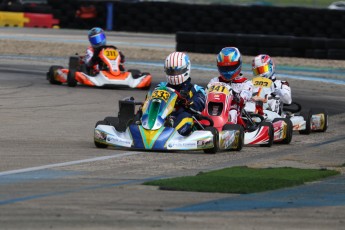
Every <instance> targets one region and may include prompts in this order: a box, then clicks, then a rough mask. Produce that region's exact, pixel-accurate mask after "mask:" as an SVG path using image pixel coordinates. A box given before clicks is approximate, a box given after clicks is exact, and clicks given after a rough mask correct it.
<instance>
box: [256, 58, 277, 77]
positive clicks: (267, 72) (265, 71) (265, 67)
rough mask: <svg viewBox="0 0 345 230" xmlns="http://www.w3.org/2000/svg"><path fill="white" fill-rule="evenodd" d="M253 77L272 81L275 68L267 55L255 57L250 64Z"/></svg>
mask: <svg viewBox="0 0 345 230" xmlns="http://www.w3.org/2000/svg"><path fill="white" fill-rule="evenodd" d="M252 68H253V75H254V76H260V77H266V78H269V79H272V77H273V74H274V71H275V67H274V63H273V60H272V59H271V57H270V56H268V55H267V54H260V55H258V56H256V57H255V58H254V60H253V63H252Z"/></svg>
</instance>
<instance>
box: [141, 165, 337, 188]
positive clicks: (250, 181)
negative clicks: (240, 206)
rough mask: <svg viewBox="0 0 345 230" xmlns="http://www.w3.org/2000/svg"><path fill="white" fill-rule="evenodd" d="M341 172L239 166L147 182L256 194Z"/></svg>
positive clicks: (175, 186)
mask: <svg viewBox="0 0 345 230" xmlns="http://www.w3.org/2000/svg"><path fill="white" fill-rule="evenodd" d="M337 174H339V172H338V171H335V170H326V169H298V168H289V167H283V168H264V169H257V168H248V167H246V166H238V167H232V168H225V169H221V170H217V171H211V172H201V173H198V174H197V175H196V176H186V177H177V178H169V179H161V180H156V181H149V182H145V183H144V184H145V185H153V186H159V188H160V189H161V190H176V191H193V192H217V193H241V194H248V193H255V192H263V191H268V190H274V189H279V188H284V187H291V186H297V185H301V184H304V183H306V182H311V181H315V180H319V179H322V178H325V177H329V176H333V175H337Z"/></svg>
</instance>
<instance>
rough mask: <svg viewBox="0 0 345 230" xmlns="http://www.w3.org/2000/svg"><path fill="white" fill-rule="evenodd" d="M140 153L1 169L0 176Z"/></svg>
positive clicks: (132, 153)
mask: <svg viewBox="0 0 345 230" xmlns="http://www.w3.org/2000/svg"><path fill="white" fill-rule="evenodd" d="M141 153H143V152H125V153H120V154H116V155H111V156H103V157H95V158H89V159H84V160H77V161H68V162H62V163H56V164H49V165H42V166H37V167H31V168H23V169H16V170H10V171H3V172H0V176H6V175H12V174H17V173H26V172H32V171H38V170H42V169H50V168H56V167H63V166H70V165H77V164H83V163H89V162H95V161H103V160H108V159H112V158H120V157H127V156H132V155H138V154H141Z"/></svg>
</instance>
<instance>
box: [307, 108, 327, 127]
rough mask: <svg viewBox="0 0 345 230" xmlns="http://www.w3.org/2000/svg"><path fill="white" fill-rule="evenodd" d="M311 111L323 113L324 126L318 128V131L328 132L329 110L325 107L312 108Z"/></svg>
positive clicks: (312, 112)
mask: <svg viewBox="0 0 345 230" xmlns="http://www.w3.org/2000/svg"><path fill="white" fill-rule="evenodd" d="M310 113H311V114H312V115H313V114H320V113H321V114H323V116H324V120H323V127H322V128H321V129H319V130H316V131H317V132H326V130H327V128H328V112H327V110H325V109H318V108H312V109H311V110H310Z"/></svg>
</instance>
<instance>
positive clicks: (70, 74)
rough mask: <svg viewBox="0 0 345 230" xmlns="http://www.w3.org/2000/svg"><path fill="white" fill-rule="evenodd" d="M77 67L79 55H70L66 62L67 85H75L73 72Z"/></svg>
mask: <svg viewBox="0 0 345 230" xmlns="http://www.w3.org/2000/svg"><path fill="white" fill-rule="evenodd" d="M78 68H79V57H70V58H69V63H68V69H69V71H68V74H67V85H68V86H69V87H76V86H77V83H78V82H77V80H76V79H75V73H76V72H77V71H78Z"/></svg>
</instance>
